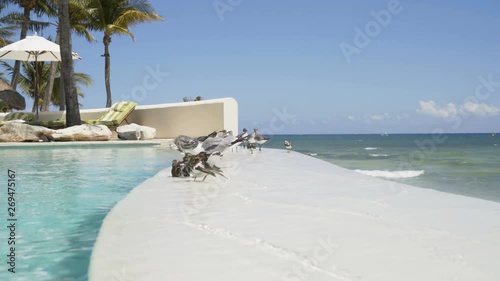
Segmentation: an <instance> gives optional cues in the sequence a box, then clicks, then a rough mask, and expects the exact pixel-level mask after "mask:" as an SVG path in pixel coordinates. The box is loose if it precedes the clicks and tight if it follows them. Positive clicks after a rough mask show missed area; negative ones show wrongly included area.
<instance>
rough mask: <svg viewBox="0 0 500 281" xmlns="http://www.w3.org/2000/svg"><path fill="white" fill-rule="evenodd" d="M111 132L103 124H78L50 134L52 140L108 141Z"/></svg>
mask: <svg viewBox="0 0 500 281" xmlns="http://www.w3.org/2000/svg"><path fill="white" fill-rule="evenodd" d="M112 135H113V133H112V132H111V130H110V129H108V127H106V126H104V125H89V124H85V125H79V126H72V127H68V128H65V129H59V130H56V131H54V132H53V133H51V134H50V137H51V138H52V139H53V140H54V141H108V140H110V139H111V136H112Z"/></svg>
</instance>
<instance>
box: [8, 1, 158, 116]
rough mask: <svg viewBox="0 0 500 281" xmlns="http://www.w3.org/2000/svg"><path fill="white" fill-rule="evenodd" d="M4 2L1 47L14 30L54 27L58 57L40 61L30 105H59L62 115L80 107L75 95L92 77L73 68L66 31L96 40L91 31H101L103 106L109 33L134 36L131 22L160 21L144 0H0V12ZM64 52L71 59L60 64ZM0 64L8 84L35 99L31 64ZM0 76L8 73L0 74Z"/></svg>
mask: <svg viewBox="0 0 500 281" xmlns="http://www.w3.org/2000/svg"><path fill="white" fill-rule="evenodd" d="M6 7H9V8H10V9H9V13H8V14H7V15H6V16H4V17H1V18H0V47H1V46H4V45H6V44H9V43H10V42H12V41H13V40H12V38H13V37H14V36H15V34H17V33H18V32H19V39H24V38H25V37H26V35H27V33H28V31H29V30H31V31H33V32H34V31H42V30H43V29H46V28H48V27H49V26H57V29H56V38H55V39H56V40H55V42H56V43H58V44H60V45H61V57H62V62H61V63H57V62H56V63H45V62H39V65H38V67H40V70H39V75H40V79H39V80H40V81H42V82H40V83H38V89H39V91H38V92H39V93H40V96H39V97H38V98H39V100H36V101H35V104H34V107H33V110H36V106H37V104H39V109H40V110H41V111H48V110H49V107H50V105H54V106H57V105H59V109H60V110H64V109H66V111H67V114H66V115H67V116H68V115H72V116H74V118H76V115H74V114H73V112H76V111H79V109H78V97H79V96H80V97H83V92H82V87H85V86H88V85H89V83H91V81H92V79H91V78H90V77H89V76H88V75H86V74H83V73H74V71H73V66H72V65H73V64H72V61H71V50H70V49H69V45H70V44H69V42H71V34H75V35H78V36H84V37H85V38H86V39H87V40H88V41H90V42H91V41H96V40H95V38H94V37H93V33H96V32H97V33H101V34H103V37H102V43H103V46H104V55H103V56H104V58H105V60H104V70H105V74H104V75H105V88H106V107H109V106H111V104H112V95H111V85H110V77H111V60H110V44H111V39H112V37H113V36H120V35H126V36H130V37H131V38H132V40H135V37H134V34H133V33H132V32H131V29H130V28H131V27H132V26H134V25H137V24H141V23H146V22H153V21H161V20H163V18H162V17H161V16H160V15H159V14H157V13H156V12H155V10H154V9H153V7H152V6H151V4H150V1H149V0H0V12H1V11H2V10H3V9H4V8H6ZM63 33H64V34H63ZM64 54H66V56H65V55H64ZM65 57H66V59H68V58H69V60H70V62H66V64H65ZM4 66H5V69H6V70H7V71H6V73H5V74H10V76H11V79H10V80H11V86H12V88H13V89H16V88H17V87H18V86H17V85H18V84H19V88H20V90H21V92H23V93H24V94H25V95H26V96H27V97H29V98H35V97H34V95H33V90H32V89H33V87H34V86H35V85H34V76H33V75H34V72H33V66H34V63H26V62H15V64H14V66H10V65H7V64H6V63H4ZM61 74H63V75H61ZM66 76H67V77H66ZM0 79H4V80H5V79H7V78H6V76H5V75H3V74H2V73H0ZM66 82H67V83H66ZM67 98H69V99H70V101H68V100H66V99H67ZM70 107H71V108H70ZM70 112H71V113H70ZM78 115H79V112H78ZM75 122H76V123H78V122H79V120H76V121H75ZM68 124H70V122H68Z"/></svg>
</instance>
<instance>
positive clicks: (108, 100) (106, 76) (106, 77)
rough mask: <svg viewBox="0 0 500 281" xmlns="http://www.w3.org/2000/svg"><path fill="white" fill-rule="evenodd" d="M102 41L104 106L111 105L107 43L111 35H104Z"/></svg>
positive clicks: (109, 61) (109, 62)
mask: <svg viewBox="0 0 500 281" xmlns="http://www.w3.org/2000/svg"><path fill="white" fill-rule="evenodd" d="M102 42H103V43H104V81H105V84H106V107H111V103H112V101H111V83H110V76H111V74H110V66H111V60H110V58H109V44H111V36H109V35H104V38H103V40H102Z"/></svg>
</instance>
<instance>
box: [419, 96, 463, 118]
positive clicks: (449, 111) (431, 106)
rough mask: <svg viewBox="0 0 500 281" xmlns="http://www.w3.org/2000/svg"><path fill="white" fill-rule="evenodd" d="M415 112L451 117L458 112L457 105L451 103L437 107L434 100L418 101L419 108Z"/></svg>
mask: <svg viewBox="0 0 500 281" xmlns="http://www.w3.org/2000/svg"><path fill="white" fill-rule="evenodd" d="M417 112H419V113H423V114H427V115H430V116H433V117H442V118H446V117H453V116H456V115H457V114H458V110H457V107H456V106H455V104H453V103H449V104H447V105H446V106H443V107H439V106H438V105H437V104H436V103H435V102H434V101H431V100H430V101H420V108H418V109H417Z"/></svg>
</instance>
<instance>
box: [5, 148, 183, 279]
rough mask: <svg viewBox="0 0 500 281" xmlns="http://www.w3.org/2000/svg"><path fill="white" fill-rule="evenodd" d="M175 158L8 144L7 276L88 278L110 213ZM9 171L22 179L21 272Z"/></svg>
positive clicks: (150, 152)
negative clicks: (10, 240) (11, 220)
mask: <svg viewBox="0 0 500 281" xmlns="http://www.w3.org/2000/svg"><path fill="white" fill-rule="evenodd" d="M174 156H175V154H173V153H172V151H170V149H161V148H156V147H153V146H146V147H144V146H141V147H138V146H122V145H120V146H119V147H116V146H114V147H113V146H105V147H101V146H99V147H97V146H86V147H84V146H68V147H59V148H47V147H42V148H40V147H37V148H22V149H14V148H12V149H6V148H0V159H1V164H0V168H1V170H0V173H1V174H2V175H1V176H0V180H1V183H0V186H2V188H1V193H2V195H1V196H0V198H1V202H0V206H2V207H1V208H0V210H2V211H1V212H2V215H1V216H0V217H1V218H2V220H3V221H2V223H3V224H2V225H4V224H5V226H3V227H2V228H1V230H0V237H2V239H3V240H2V241H0V244H1V246H0V249H1V252H0V253H1V256H2V257H3V258H2V259H1V263H0V280H9V281H10V280H16V281H17V280H23V281H24V280H26V281H46V280H53V281H73V280H76V281H83V280H87V279H88V277H87V270H88V266H89V261H90V255H91V251H92V247H93V245H94V243H95V240H96V238H97V235H98V233H99V229H100V226H101V224H102V221H103V219H104V217H105V216H106V214H107V213H108V212H109V210H110V209H111V208H112V207H113V206H114V205H115V204H116V202H117V201H119V200H121V199H123V198H124V197H125V195H126V194H127V193H128V192H129V191H130V190H131V189H132V188H133V187H135V186H137V185H139V184H140V183H142V182H143V181H144V180H146V179H148V178H150V177H152V176H154V175H155V174H156V173H158V172H159V171H160V170H161V169H164V168H166V167H168V166H170V164H171V161H172V159H173V157H174ZM7 169H11V170H14V171H15V172H16V183H17V186H16V195H15V198H16V217H17V219H18V221H17V222H16V245H15V247H16V256H17V258H16V273H15V274H12V273H9V272H8V271H7V268H8V267H7V264H6V255H7V254H8V251H7V249H8V247H10V246H9V245H7V237H8V235H9V234H8V233H7V228H6V226H7V218H8V214H7V199H6V198H7V196H6V195H7ZM138 211H140V210H138Z"/></svg>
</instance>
